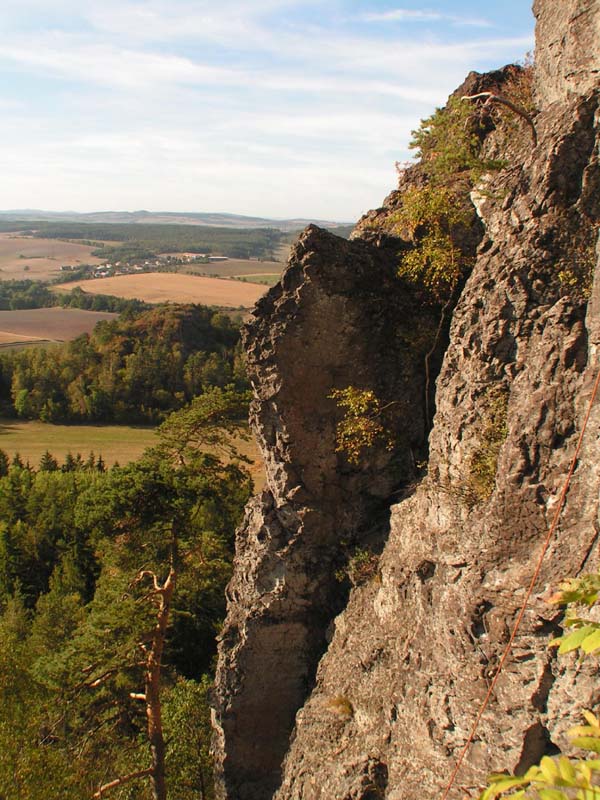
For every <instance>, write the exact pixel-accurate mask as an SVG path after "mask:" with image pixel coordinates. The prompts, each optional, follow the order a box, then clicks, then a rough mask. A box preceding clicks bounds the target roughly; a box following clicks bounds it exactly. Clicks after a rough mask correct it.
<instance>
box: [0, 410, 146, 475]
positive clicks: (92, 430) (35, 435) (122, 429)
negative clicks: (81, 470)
mask: <svg viewBox="0 0 600 800" xmlns="http://www.w3.org/2000/svg"><path fill="white" fill-rule="evenodd" d="M153 444H156V435H155V433H154V428H147V427H129V426H124V425H49V424H46V423H44V422H38V421H36V420H33V421H28V420H14V419H2V418H0V448H1V449H2V450H4V451H5V453H7V454H8V455H9V457H11V458H12V456H13V455H14V454H15V453H17V452H18V453H19V454H20V455H21V458H22V459H23V461H29V462H30V463H31V465H32V466H37V464H38V463H39V460H40V458H41V456H42V454H43V453H44V452H45V451H46V450H49V451H50V452H51V453H52V455H53V456H55V458H57V459H58V461H59V463H62V462H63V461H64V458H65V456H66V455H67V453H69V452H70V453H72V454H73V455H75V454H76V453H81V455H82V456H83V458H86V457H87V456H88V455H89V453H90V451H91V450H93V451H94V453H95V454H96V456H98V455H100V454H101V455H102V458H103V459H104V460H105V461H106V463H107V465H111V464H114V463H115V461H118V462H119V463H120V464H127V463H128V462H129V461H134V460H135V459H136V458H139V457H140V456H141V455H142V453H143V452H144V450H145V449H146V448H147V447H150V446H151V445H153Z"/></svg>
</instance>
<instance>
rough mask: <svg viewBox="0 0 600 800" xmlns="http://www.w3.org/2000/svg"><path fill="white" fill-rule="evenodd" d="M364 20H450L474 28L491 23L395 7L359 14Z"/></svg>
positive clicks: (484, 26) (435, 12)
mask: <svg viewBox="0 0 600 800" xmlns="http://www.w3.org/2000/svg"><path fill="white" fill-rule="evenodd" d="M360 19H362V20H364V21H365V22H450V23H452V24H453V25H467V26H471V27H476V28H490V27H492V23H491V22H489V20H486V19H483V18H481V17H462V16H459V15H457V14H444V13H442V12H440V11H427V10H413V9H408V8H396V9H392V10H390V11H375V12H371V13H368V14H361V16H360Z"/></svg>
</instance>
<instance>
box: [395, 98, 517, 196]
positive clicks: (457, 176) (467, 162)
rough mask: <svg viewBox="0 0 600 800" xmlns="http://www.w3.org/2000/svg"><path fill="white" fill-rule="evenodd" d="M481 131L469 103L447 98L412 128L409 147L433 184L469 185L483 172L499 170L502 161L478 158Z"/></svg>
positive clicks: (479, 154) (479, 122)
mask: <svg viewBox="0 0 600 800" xmlns="http://www.w3.org/2000/svg"><path fill="white" fill-rule="evenodd" d="M483 134H484V131H483V129H482V127H481V119H480V115H479V114H478V113H477V111H476V110H474V109H473V106H472V105H471V104H470V103H468V102H465V101H463V100H461V99H460V98H458V97H451V98H450V99H449V100H448V104H447V105H446V106H445V108H438V109H436V111H435V112H434V113H433V114H432V115H431V116H430V117H428V118H427V119H424V120H422V122H421V125H420V127H419V129H418V130H416V131H413V138H412V140H411V143H410V145H409V146H410V147H411V148H412V149H414V150H416V151H417V156H418V157H419V158H420V159H421V163H422V165H423V167H424V169H425V172H426V174H427V176H428V177H429V179H430V181H431V184H432V185H434V186H449V185H450V186H451V185H455V184H456V183H457V181H461V180H462V181H463V182H464V183H466V184H467V185H468V186H472V185H473V184H474V183H476V182H477V180H478V179H479V178H480V177H481V176H482V175H483V174H485V173H486V172H490V171H492V170H497V169H501V168H502V167H503V166H505V163H504V162H500V161H495V160H490V159H484V158H482V157H481V143H482V140H483Z"/></svg>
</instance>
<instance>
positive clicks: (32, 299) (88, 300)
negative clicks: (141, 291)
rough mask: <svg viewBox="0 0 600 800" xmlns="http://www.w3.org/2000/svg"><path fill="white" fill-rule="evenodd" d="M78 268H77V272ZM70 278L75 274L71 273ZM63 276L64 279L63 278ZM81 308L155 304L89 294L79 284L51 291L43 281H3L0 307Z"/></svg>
mask: <svg viewBox="0 0 600 800" xmlns="http://www.w3.org/2000/svg"><path fill="white" fill-rule="evenodd" d="M78 274H79V272H77V275H78ZM68 275H69V280H73V279H74V277H75V276H76V273H75V272H70V273H68ZM60 280H64V279H63V278H60V279H59V281H60ZM54 306H61V307H62V308H81V309H83V310H84V311H110V312H113V313H115V314H135V313H139V312H140V311H144V310H147V309H150V308H151V307H152V306H151V305H149V304H148V303H144V302H143V301H142V300H135V299H133V300H126V299H125V298H124V297H113V296H112V295H104V294H94V295H92V294H87V293H86V292H84V291H83V290H82V289H80V288H79V287H76V288H75V289H73V290H72V291H71V292H69V293H68V294H67V293H60V292H58V291H52V289H50V288H49V287H48V285H47V284H45V283H42V282H41V281H32V280H14V281H0V311H18V310H22V309H26V308H52V307H54Z"/></svg>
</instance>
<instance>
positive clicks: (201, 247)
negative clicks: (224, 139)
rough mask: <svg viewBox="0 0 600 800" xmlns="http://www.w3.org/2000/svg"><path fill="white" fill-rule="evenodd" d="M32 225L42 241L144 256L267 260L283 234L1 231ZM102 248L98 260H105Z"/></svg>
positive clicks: (112, 228)
mask: <svg viewBox="0 0 600 800" xmlns="http://www.w3.org/2000/svg"><path fill="white" fill-rule="evenodd" d="M33 225H35V232H34V234H33V235H34V236H36V237H41V238H44V239H69V240H73V241H89V240H90V239H93V240H96V241H105V242H123V245H124V246H127V245H129V246H130V248H131V247H133V248H134V249H137V250H139V251H140V252H144V253H146V252H147V253H150V254H155V253H167V252H173V253H177V252H190V253H211V252H219V253H223V255H226V256H229V257H230V258H251V257H259V258H260V257H267V256H270V255H271V254H272V252H273V250H274V249H275V248H276V247H277V246H278V245H279V244H280V242H281V241H282V239H283V236H284V234H282V233H281V231H278V230H276V229H274V228H248V229H246V228H219V227H212V226H207V225H175V224H168V223H166V224H160V223H104V222H102V223H89V222H46V221H35V222H33V221H31V220H30V221H28V222H22V221H21V222H19V221H14V222H2V223H0V229H2V230H12V231H14V230H23V229H24V228H31V227H32V226H33ZM108 252H109V248H108V247H107V248H102V249H101V251H100V253H99V254H100V257H101V258H105V257H106V258H108V255H107V253H108Z"/></svg>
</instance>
